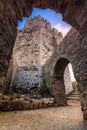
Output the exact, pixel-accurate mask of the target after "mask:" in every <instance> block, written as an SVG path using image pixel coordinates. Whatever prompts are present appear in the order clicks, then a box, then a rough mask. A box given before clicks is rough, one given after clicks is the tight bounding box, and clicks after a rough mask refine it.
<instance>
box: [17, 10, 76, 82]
mask: <svg viewBox="0 0 87 130" xmlns="http://www.w3.org/2000/svg"><path fill="white" fill-rule="evenodd" d="M38 15H40V16H41V17H43V18H44V19H46V20H47V21H48V22H50V24H51V26H52V27H54V28H56V29H57V30H58V31H59V32H62V34H63V37H65V35H66V34H67V32H69V30H70V29H71V26H70V25H69V24H67V23H65V22H64V21H63V20H62V15H61V14H59V13H56V12H54V11H53V10H50V9H46V10H42V9H38V8H34V9H33V11H32V14H31V16H30V17H29V18H24V17H23V18H22V21H18V29H23V28H24V25H25V23H26V21H27V20H28V19H31V18H34V17H35V16H38ZM69 69H70V73H71V79H72V81H74V80H75V79H74V75H73V71H72V67H71V65H69Z"/></svg>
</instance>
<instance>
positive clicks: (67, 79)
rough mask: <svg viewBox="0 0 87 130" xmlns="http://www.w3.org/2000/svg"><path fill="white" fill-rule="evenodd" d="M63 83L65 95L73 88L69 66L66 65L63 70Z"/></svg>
mask: <svg viewBox="0 0 87 130" xmlns="http://www.w3.org/2000/svg"><path fill="white" fill-rule="evenodd" d="M64 84H65V93H66V95H67V94H69V93H70V92H71V91H72V90H73V86H72V81H71V76H70V70H69V66H67V67H66V68H65V71H64Z"/></svg>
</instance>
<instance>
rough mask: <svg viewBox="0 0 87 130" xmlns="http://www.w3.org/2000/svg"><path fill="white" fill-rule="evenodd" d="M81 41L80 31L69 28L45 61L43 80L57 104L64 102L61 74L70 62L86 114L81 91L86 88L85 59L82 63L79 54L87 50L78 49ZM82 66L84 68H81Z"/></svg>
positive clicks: (84, 101) (84, 99) (84, 110)
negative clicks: (55, 49)
mask: <svg viewBox="0 0 87 130" xmlns="http://www.w3.org/2000/svg"><path fill="white" fill-rule="evenodd" d="M81 41H82V36H81V35H80V33H79V32H77V31H76V30H75V29H71V31H70V32H69V33H68V35H67V36H66V37H65V38H64V39H63V41H62V42H61V43H60V45H59V46H58V48H57V51H55V53H54V54H53V55H52V56H51V57H50V59H49V60H48V61H47V63H46V65H45V72H46V75H45V81H46V85H47V86H50V90H51V92H52V93H53V95H54V97H56V98H57V102H58V104H59V102H60V100H62V102H63V100H64V102H65V96H64V93H65V88H64V78H63V75H64V70H65V68H66V66H67V65H68V63H71V64H72V66H73V71H74V74H75V78H76V80H77V83H78V89H79V94H80V101H81V106H82V110H83V112H84V113H85V114H86V105H85V104H86V98H85V97H84V96H83V93H84V95H86V88H85V89H84V87H85V85H86V82H87V80H86V76H84V75H86V74H87V73H86V68H87V64H85V61H86V59H85V60H83V62H84V65H83V62H82V59H84V57H82V58H81V57H80V55H84V52H85V54H86V52H87V50H86V48H85V49H84V51H83V50H81V49H80V48H81V44H82V42H81ZM80 51H81V53H80ZM56 59H58V60H56ZM78 60H79V62H78ZM56 61H57V62H56ZM51 63H53V64H51ZM83 66H84V68H83V70H82V67H83ZM85 67H86V68H85ZM48 68H49V69H48ZM50 70H51V71H50ZM53 70H54V71H53ZM83 73H84V75H83ZM49 79H50V80H49ZM83 79H84V80H83ZM50 81H51V82H50ZM82 83H83V84H84V86H83V85H82ZM83 90H84V92H83Z"/></svg>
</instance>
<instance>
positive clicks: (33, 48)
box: [7, 16, 73, 94]
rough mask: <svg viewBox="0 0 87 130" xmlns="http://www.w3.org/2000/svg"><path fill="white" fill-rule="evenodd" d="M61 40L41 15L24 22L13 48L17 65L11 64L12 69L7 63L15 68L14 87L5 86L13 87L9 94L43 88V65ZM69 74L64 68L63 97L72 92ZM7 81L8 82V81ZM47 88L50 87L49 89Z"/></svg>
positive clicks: (59, 34) (67, 69) (59, 35)
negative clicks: (24, 24)
mask: <svg viewBox="0 0 87 130" xmlns="http://www.w3.org/2000/svg"><path fill="white" fill-rule="evenodd" d="M61 40H62V34H61V33H60V32H58V31H57V30H56V29H52V28H51V25H50V23H48V22H47V21H46V20H44V19H43V18H41V17H40V16H38V17H35V18H34V19H31V20H28V21H27V23H26V26H25V28H24V29H23V31H19V32H18V36H17V39H16V43H15V46H14V54H15V60H16V62H17V63H16V64H15V63H13V65H14V66H13V67H12V66H11V64H10V66H11V67H12V68H14V69H11V70H13V71H15V70H17V71H16V76H15V75H13V76H12V77H14V82H13V78H12V82H13V84H12V82H11V85H10V84H9V85H8V86H9V87H11V88H12V87H13V90H12V91H14V92H17V93H30V91H31V89H34V88H36V87H41V86H45V82H46V81H45V80H44V73H46V72H44V65H45V63H46V62H47V60H48V59H49V58H50V57H51V56H52V54H53V53H54V51H55V50H56V49H57V46H58V45H59V43H60V41H61ZM13 61H14V60H13ZM14 62H15V61H14ZM51 64H52V63H51ZM15 65H17V67H16V66H15ZM10 66H9V68H10ZM16 68H17V69H16ZM50 71H51V70H50ZM10 73H12V72H10ZM69 73H70V72H69V68H68V67H67V68H66V69H65V72H64V81H65V89H66V94H68V93H69V92H71V91H72V90H73V88H72V83H71V79H70V74H69ZM13 74H14V73H13ZM9 75H10V74H9V73H8V77H10V76H9ZM10 80H11V79H10ZM49 80H50V79H49ZM7 81H8V82H9V79H8V80H7ZM44 81H45V82H44ZM47 87H48V88H49V86H47ZM10 91H11V90H10Z"/></svg>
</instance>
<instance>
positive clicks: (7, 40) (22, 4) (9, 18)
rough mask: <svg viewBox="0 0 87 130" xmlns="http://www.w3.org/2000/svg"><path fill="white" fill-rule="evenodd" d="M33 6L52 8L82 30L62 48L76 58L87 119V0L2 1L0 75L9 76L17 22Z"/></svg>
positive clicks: (0, 4)
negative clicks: (8, 71)
mask: <svg viewBox="0 0 87 130" xmlns="http://www.w3.org/2000/svg"><path fill="white" fill-rule="evenodd" d="M55 3H56V4H55ZM34 7H38V8H42V9H47V8H50V9H53V10H54V11H56V12H60V13H61V14H62V16H63V20H64V21H66V22H67V23H69V24H71V25H72V26H73V27H75V28H76V29H77V30H78V31H79V32H80V34H79V37H77V38H76V36H77V35H76V36H75V37H74V40H75V42H73V40H71V37H72V39H73V35H72V36H69V37H68V38H67V39H68V42H67V44H65V43H63V44H62V46H60V49H62V50H63V53H65V54H66V55H67V56H68V57H73V58H74V59H73V58H70V59H73V61H74V64H73V68H74V73H75V75H76V79H77V81H78V84H79V91H80V97H81V105H82V110H83V114H84V118H86V119H87V100H86V99H87V60H86V59H87V45H86V43H87V17H86V16H87V0H74V1H72V0H65V1H64V0H61V1H59V0H45V1H44V0H28V1H26V0H21V1H20V0H16V1H15V0H11V1H10V0H0V77H3V76H4V77H5V78H6V76H7V70H8V66H9V62H10V59H11V56H12V51H13V46H14V43H15V38H16V31H17V28H16V27H17V21H18V20H21V19H22V17H23V16H30V14H31V12H32V8H34ZM69 39H70V41H71V42H69ZM64 41H65V42H66V40H64ZM68 43H70V44H68ZM72 43H73V45H72ZM69 48H70V49H69ZM71 48H73V50H72V49H71ZM68 49H69V50H68ZM67 50H68V51H67ZM63 56H64V54H63ZM68 57H67V58H68ZM71 61H72V60H71ZM5 88H6V89H5V90H4V93H8V89H7V87H5Z"/></svg>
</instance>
